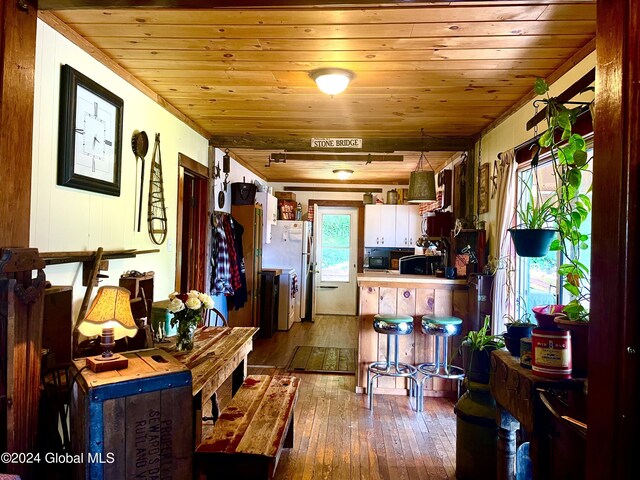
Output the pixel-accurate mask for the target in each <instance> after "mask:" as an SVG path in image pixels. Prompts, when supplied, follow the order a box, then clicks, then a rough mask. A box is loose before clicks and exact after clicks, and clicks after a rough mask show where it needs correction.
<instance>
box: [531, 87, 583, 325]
mask: <svg viewBox="0 0 640 480" xmlns="http://www.w3.org/2000/svg"><path fill="white" fill-rule="evenodd" d="M534 90H535V92H536V93H537V94H538V95H546V97H545V98H544V99H541V100H537V101H536V102H541V103H544V104H546V107H547V116H546V119H547V130H546V131H545V132H544V133H543V134H542V135H541V136H540V139H539V141H538V143H539V144H540V147H542V148H548V149H549V152H550V154H551V159H552V164H553V170H554V177H555V182H556V202H555V203H554V205H553V206H552V207H551V208H550V210H549V213H550V216H551V217H552V218H553V223H555V225H556V226H557V228H558V238H556V239H555V240H554V241H553V242H552V243H551V247H550V249H551V250H555V251H560V252H561V256H562V263H561V265H560V267H559V268H558V273H559V274H560V275H561V276H562V278H563V288H564V289H565V290H566V291H568V292H569V293H571V295H572V298H573V299H572V300H571V301H570V302H569V303H568V304H567V305H566V306H565V307H564V313H565V315H566V316H567V318H568V319H569V320H574V321H582V322H587V321H589V310H588V307H585V305H588V304H589V300H590V290H589V288H590V287H589V268H588V267H587V266H586V265H585V264H584V263H583V262H581V261H580V255H581V252H583V251H585V250H587V249H588V248H589V242H590V235H588V234H586V233H584V232H583V231H582V226H583V224H584V222H585V220H586V219H587V218H588V217H589V214H590V212H591V198H590V197H589V193H590V192H591V187H589V188H588V189H586V190H584V187H583V178H584V177H585V173H587V172H589V171H590V170H589V168H590V165H591V161H592V159H593V158H592V157H591V158H590V157H589V156H588V154H587V148H586V142H585V140H584V138H583V137H582V135H580V134H578V133H575V132H573V131H572V129H573V125H574V124H575V122H576V120H577V118H578V116H579V115H580V114H581V113H583V112H584V110H585V109H586V108H588V107H589V106H590V104H588V103H583V102H560V101H558V100H557V99H556V98H553V97H550V96H549V86H548V85H547V83H546V81H545V80H544V79H541V78H538V79H537V80H536V83H535V87H534ZM534 104H535V102H534ZM567 105H578V106H575V107H573V108H569V107H567ZM582 190H584V191H582Z"/></svg>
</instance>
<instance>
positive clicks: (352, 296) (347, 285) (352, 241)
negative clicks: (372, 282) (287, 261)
mask: <svg viewBox="0 0 640 480" xmlns="http://www.w3.org/2000/svg"><path fill="white" fill-rule="evenodd" d="M314 231H315V232H317V233H316V251H315V259H316V268H315V271H314V276H315V278H314V285H315V292H314V300H315V301H314V316H315V315H355V314H356V303H357V302H356V298H357V295H356V291H357V279H356V276H357V273H358V208H356V207H333V206H318V207H317V213H316V216H315V225H314Z"/></svg>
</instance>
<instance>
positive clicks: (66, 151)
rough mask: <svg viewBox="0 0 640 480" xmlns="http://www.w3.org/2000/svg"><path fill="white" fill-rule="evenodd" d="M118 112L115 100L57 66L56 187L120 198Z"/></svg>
mask: <svg viewBox="0 0 640 480" xmlns="http://www.w3.org/2000/svg"><path fill="white" fill-rule="evenodd" d="M123 107H124V102H123V100H122V99H121V98H120V97H118V96H117V95H115V94H113V93H111V92H110V91H109V90H107V89H106V88H104V87H103V86H101V85H99V84H98V83H96V82H94V81H93V80H91V79H90V78H89V77H87V76H85V75H83V74H82V73H80V72H78V71H77V70H75V69H73V68H72V67H70V66H69V65H63V66H62V70H61V75H60V116H59V125H58V185H63V186H65V187H73V188H79V189H81V190H88V191H91V192H97V193H103V194H105V195H113V196H120V176H121V160H122V158H121V156H122V112H123Z"/></svg>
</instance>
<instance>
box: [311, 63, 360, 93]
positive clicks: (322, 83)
mask: <svg viewBox="0 0 640 480" xmlns="http://www.w3.org/2000/svg"><path fill="white" fill-rule="evenodd" d="M309 76H310V77H311V78H313V81H314V82H316V85H317V86H318V88H319V89H320V91H321V92H323V93H326V94H327V95H331V96H332V97H333V96H334V95H338V94H339V93H342V92H344V91H345V89H346V88H347V87H348V86H349V83H350V82H351V80H353V77H355V75H354V73H353V72H352V71H351V70H346V69H344V68H320V69H318V70H314V71H312V72H309Z"/></svg>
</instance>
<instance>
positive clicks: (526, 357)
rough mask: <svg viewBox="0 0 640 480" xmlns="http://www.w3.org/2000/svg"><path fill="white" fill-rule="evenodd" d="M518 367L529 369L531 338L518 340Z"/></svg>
mask: <svg viewBox="0 0 640 480" xmlns="http://www.w3.org/2000/svg"><path fill="white" fill-rule="evenodd" d="M520 366H522V367H524V368H531V337H524V338H521V339H520Z"/></svg>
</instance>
